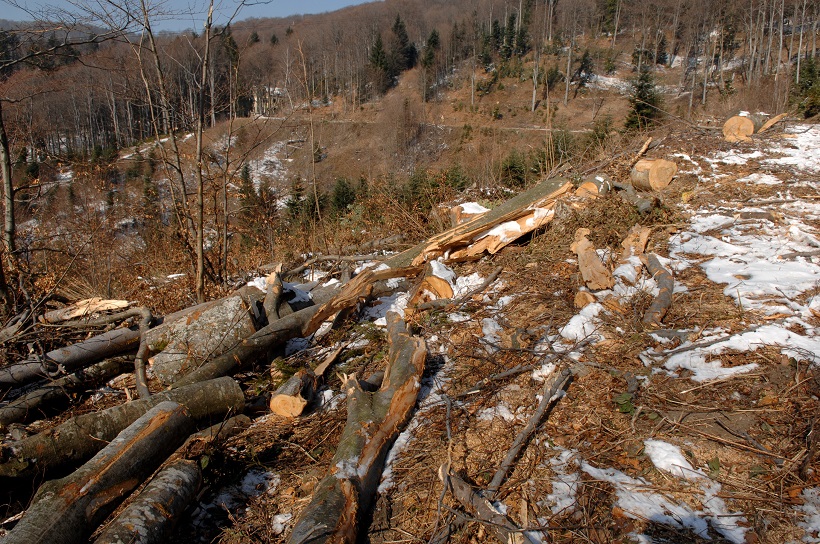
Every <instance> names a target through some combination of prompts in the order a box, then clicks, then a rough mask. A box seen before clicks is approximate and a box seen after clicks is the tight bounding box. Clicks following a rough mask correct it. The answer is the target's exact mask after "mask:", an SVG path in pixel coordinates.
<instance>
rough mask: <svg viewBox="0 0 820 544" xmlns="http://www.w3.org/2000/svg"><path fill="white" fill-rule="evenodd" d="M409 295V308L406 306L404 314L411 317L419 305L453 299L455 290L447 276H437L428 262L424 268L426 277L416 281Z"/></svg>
mask: <svg viewBox="0 0 820 544" xmlns="http://www.w3.org/2000/svg"><path fill="white" fill-rule="evenodd" d="M445 270H449V269H445ZM453 276H454V275H453ZM408 295H409V296H408V300H407V308H405V311H404V316H405V317H406V318H408V319H409V318H410V317H412V316H413V314H414V313H415V312H416V310H417V308H418V306H419V305H421V304H425V303H428V302H433V301H435V300H448V301H451V300H452V298H453V295H454V292H453V286H452V285H451V284H450V282H449V281H447V279H445V278H442V277H440V276H437V275H436V273H435V270H434V269H433V267H432V266H431V264H430V263H427V266H425V268H424V277H423V278H421V281H419V282H417V283H416V285H415V286H414V287H413V288H412V289H411V290H410V292H409V293H408Z"/></svg>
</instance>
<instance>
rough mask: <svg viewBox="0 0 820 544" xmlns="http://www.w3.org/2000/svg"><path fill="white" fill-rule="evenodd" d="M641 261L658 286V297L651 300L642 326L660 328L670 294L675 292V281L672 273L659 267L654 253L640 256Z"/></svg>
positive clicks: (670, 302)
mask: <svg viewBox="0 0 820 544" xmlns="http://www.w3.org/2000/svg"><path fill="white" fill-rule="evenodd" d="M641 261H642V262H643V263H644V264H645V265H646V269H647V270H649V273H650V274H652V277H653V278H654V279H655V282H656V283H657V284H658V295H657V296H656V297H655V298H654V299H653V300H652V304H650V305H649V309H647V310H646V313H645V314H644V315H643V324H644V325H647V326H655V327H660V326H661V325H662V321H663V318H664V316H665V315H666V312H667V311H668V310H669V307H670V306H671V305H672V292H673V291H674V290H675V280H674V278H672V273H671V272H669V271H668V270H667V269H665V268H664V267H663V265H661V262H660V260H659V259H658V256H657V255H655V254H654V253H650V254H648V255H645V256H642V257H641Z"/></svg>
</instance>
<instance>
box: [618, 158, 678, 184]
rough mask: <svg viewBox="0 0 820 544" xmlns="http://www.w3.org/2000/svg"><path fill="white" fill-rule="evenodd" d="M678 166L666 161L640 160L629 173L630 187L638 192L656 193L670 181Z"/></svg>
mask: <svg viewBox="0 0 820 544" xmlns="http://www.w3.org/2000/svg"><path fill="white" fill-rule="evenodd" d="M677 173H678V165H677V164H675V163H674V162H672V161H667V160H666V159H641V160H639V161H638V162H636V163H635V166H633V167H632V170H631V171H630V173H629V177H630V179H631V180H632V186H633V187H635V188H636V189H638V190H640V191H658V190H660V189H663V188H664V187H666V186H667V185H669V183H670V182H671V181H672V178H673V177H675V174H677Z"/></svg>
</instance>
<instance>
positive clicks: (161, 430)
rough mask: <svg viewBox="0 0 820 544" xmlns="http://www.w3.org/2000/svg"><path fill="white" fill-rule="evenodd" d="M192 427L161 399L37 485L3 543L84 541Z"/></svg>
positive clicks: (68, 543)
mask: <svg viewBox="0 0 820 544" xmlns="http://www.w3.org/2000/svg"><path fill="white" fill-rule="evenodd" d="M193 429H194V421H193V418H191V417H190V415H189V414H188V412H187V410H186V409H185V408H184V407H183V406H181V405H179V404H177V403H175V402H162V403H160V404H158V405H157V406H155V407H153V408H152V409H151V410H149V411H148V412H147V413H145V414H144V415H142V416H141V417H140V418H138V419H137V420H136V421H134V422H133V423H132V424H131V425H129V426H128V427H127V428H126V429H124V430H123V431H122V432H120V433H119V434H118V435H117V436H116V437H115V438H114V439H113V440H112V441H111V443H109V444H108V445H107V446H105V448H103V449H102V450H101V451H100V452H99V453H98V454H97V455H95V456H94V458H93V459H91V460H90V461H88V462H87V463H85V464H84V465H83V466H82V467H80V468H79V469H78V470H76V471H75V472H73V473H72V474H69V475H68V476H66V477H65V478H61V479H59V480H53V481H49V482H46V483H45V484H43V485H42V486H41V487H40V489H39V490H38V491H37V494H36V495H35V497H34V502H33V504H32V506H31V507H30V508H29V509H28V511H27V512H26V513H25V514H24V515H23V517H22V518H21V519H20V522H19V523H18V524H17V525H16V526H15V527H14V529H12V530H11V532H9V534H8V535H6V538H5V540H4V541H3V542H4V543H5V544H40V543H42V544H75V543H80V542H87V539H88V537H89V535H90V534H91V533H92V532H93V531H94V529H95V528H96V527H97V526H98V525H99V524H100V523H102V522H103V521H104V520H105V518H106V517H108V516H109V515H110V514H111V513H112V512H113V511H114V510H115V509H116V507H117V506H118V505H119V504H120V503H121V502H122V501H123V500H124V499H125V497H127V496H128V494H129V493H130V492H131V491H133V490H134V489H135V488H136V487H137V486H139V485H140V484H141V483H142V482H143V481H144V480H145V478H147V477H148V476H150V475H151V473H152V472H154V471H155V470H156V469H157V467H159V466H160V464H161V463H162V462H163V461H164V460H165V459H167V458H168V456H169V455H170V454H171V453H172V452H173V451H174V450H175V449H176V448H177V447H178V446H179V445H180V444H181V443H182V442H183V441H184V440H185V438H187V436H188V435H189V434H190V433H191V431H192V430H193Z"/></svg>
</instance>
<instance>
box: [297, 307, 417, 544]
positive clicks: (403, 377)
mask: <svg viewBox="0 0 820 544" xmlns="http://www.w3.org/2000/svg"><path fill="white" fill-rule="evenodd" d="M387 323H388V324H387V332H388V340H389V343H390V349H389V356H388V363H387V369H386V370H385V375H384V379H383V380H382V382H381V387H380V388H379V389H378V390H376V391H374V392H368V391H365V390H364V389H363V388H362V386H361V385H360V383H359V381H358V380H357V379H356V378H355V376H345V380H344V387H345V389H346V391H347V423H346V425H345V428H344V430H343V431H342V436H341V439H340V441H339V446H338V448H337V450H336V454H335V455H334V456H333V459H332V461H331V471H330V474H328V476H326V477H325V478H324V479H323V480H321V481H320V482H319V483H318V484H317V486H316V488H315V491H314V494H313V497H312V499H311V501H310V504H308V505H307V506H306V507H305V509H304V510H302V512H301V514H300V515H299V518H298V520H297V521H296V523H295V525H294V527H293V531H292V533H291V535H290V539H289V542H291V543H293V544H297V543H298V544H301V543H305V542H317V543H318V542H355V541H356V537H357V534H358V533H359V526H358V524H359V521H360V519H361V518H362V517H363V516H364V515H365V514H366V513H367V512H368V510H369V509H370V507H371V505H372V503H373V498H374V496H375V493H376V488H377V487H378V483H379V479H380V478H381V473H382V470H383V469H384V460H385V458H386V456H387V453H388V451H389V449H390V446H391V445H392V444H393V442H394V441H395V439H396V437H397V436H398V434H399V432H401V430H402V428H403V427H404V426H405V425H406V424H407V422H408V421H409V420H410V417H411V416H412V413H413V408H414V407H415V404H416V398H417V396H418V392H419V387H420V381H421V375H422V372H423V371H424V362H425V358H426V356H427V348H426V346H425V343H424V340H423V339H421V338H416V337H412V336H410V334H409V333H408V332H407V328H406V325H405V323H404V322H403V321H402V320H401V318H400V317H399V316H398V315H397V314H395V313H393V312H391V313H389V314H388V316H387Z"/></svg>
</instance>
